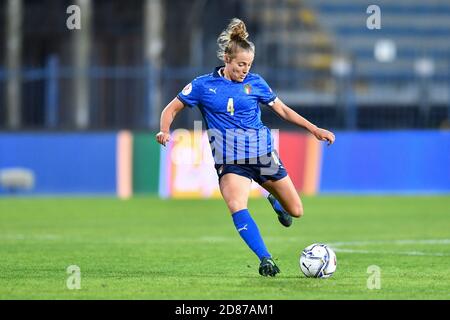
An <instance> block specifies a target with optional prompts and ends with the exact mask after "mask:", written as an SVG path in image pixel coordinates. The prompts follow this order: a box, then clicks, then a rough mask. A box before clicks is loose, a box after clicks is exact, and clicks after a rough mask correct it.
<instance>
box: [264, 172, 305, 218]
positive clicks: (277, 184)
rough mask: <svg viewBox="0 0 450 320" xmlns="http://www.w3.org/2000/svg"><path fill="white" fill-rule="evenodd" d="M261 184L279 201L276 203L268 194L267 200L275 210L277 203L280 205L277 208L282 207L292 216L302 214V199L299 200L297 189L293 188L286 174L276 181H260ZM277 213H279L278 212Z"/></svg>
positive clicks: (297, 216)
mask: <svg viewBox="0 0 450 320" xmlns="http://www.w3.org/2000/svg"><path fill="white" fill-rule="evenodd" d="M261 186H262V187H263V188H264V189H266V190H267V191H268V192H269V193H270V194H271V195H273V196H274V197H275V198H276V200H278V202H279V203H278V204H276V203H275V199H270V195H269V201H270V202H271V204H272V206H273V207H274V209H275V211H277V206H278V208H279V205H281V206H282V207H281V208H279V210H282V209H284V211H286V212H287V213H288V214H289V215H290V216H292V217H295V218H300V217H301V216H302V215H303V204H302V201H301V200H300V197H299V195H298V193H297V190H296V189H295V186H294V184H293V183H292V180H291V178H290V177H289V176H288V175H287V176H285V177H284V178H282V179H280V180H276V181H273V180H267V181H265V182H264V183H262V184H261ZM277 213H278V212H277ZM278 214H279V215H280V213H278ZM280 222H281V221H280ZM282 223H283V222H282ZM283 224H284V223H283ZM284 225H286V224H284Z"/></svg>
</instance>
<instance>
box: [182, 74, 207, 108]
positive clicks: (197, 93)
mask: <svg viewBox="0 0 450 320" xmlns="http://www.w3.org/2000/svg"><path fill="white" fill-rule="evenodd" d="M202 93H203V90H202V84H201V83H200V81H199V80H198V79H194V80H193V81H192V82H191V83H188V84H187V85H186V86H185V87H184V88H183V90H181V92H180V93H178V95H177V97H178V99H180V100H181V102H183V104H185V105H187V106H188V107H190V108H193V107H196V106H198V105H199V103H200V100H201V97H202Z"/></svg>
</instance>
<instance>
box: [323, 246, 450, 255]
mask: <svg viewBox="0 0 450 320" xmlns="http://www.w3.org/2000/svg"><path fill="white" fill-rule="evenodd" d="M330 247H331V246H330ZM331 248H332V249H333V250H334V251H335V252H343V253H361V254H393V255H406V256H433V257H449V256H450V253H443V252H421V251H379V250H355V249H344V248H335V247H331Z"/></svg>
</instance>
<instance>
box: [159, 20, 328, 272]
mask: <svg viewBox="0 0 450 320" xmlns="http://www.w3.org/2000/svg"><path fill="white" fill-rule="evenodd" d="M247 38H248V33H247V30H246V27H245V24H244V22H243V21H241V20H239V19H237V18H234V19H232V20H231V22H230V23H229V25H228V27H227V28H226V29H225V30H224V31H223V32H222V33H221V34H220V36H219V38H218V39H217V43H218V45H219V50H218V51H217V56H218V58H219V59H220V60H222V61H223V63H224V65H223V66H219V67H216V68H215V70H214V72H212V73H211V74H207V75H203V76H200V77H197V78H195V79H194V80H193V81H192V82H191V83H189V84H188V85H187V86H186V87H185V88H184V89H183V90H182V91H181V92H180V93H179V94H178V95H177V96H176V97H175V98H174V99H173V100H172V101H171V102H170V103H169V104H168V105H167V106H166V107H165V108H164V110H163V111H162V113H161V122H160V130H161V131H160V132H159V133H158V134H157V135H156V140H157V141H158V143H160V144H162V145H166V143H167V142H168V141H169V140H170V131H169V129H170V125H171V124H172V122H173V120H174V118H175V116H176V115H177V114H178V113H179V112H180V111H181V110H182V109H183V108H184V107H185V106H188V107H191V108H192V107H195V106H197V107H198V108H199V109H200V111H201V113H202V115H203V119H204V120H205V122H206V126H207V132H208V136H209V140H210V146H211V149H212V152H213V156H214V160H215V169H216V171H217V175H218V178H219V187H220V191H221V194H222V196H223V199H224V200H225V202H226V204H227V206H228V209H229V210H230V212H231V214H232V218H233V222H234V225H235V227H236V229H237V231H238V232H239V234H240V236H241V237H242V238H243V240H244V241H245V242H246V244H247V245H248V246H249V247H250V249H251V250H252V251H253V252H254V253H255V254H256V255H257V256H258V258H259V259H260V266H259V273H260V274H261V275H263V276H275V275H276V274H277V273H278V272H280V269H279V268H278V266H277V265H276V264H275V262H274V261H273V259H272V256H271V254H270V253H269V251H268V250H267V248H266V246H265V244H264V241H263V239H262V237H261V234H260V232H259V230H258V227H257V225H256V224H255V222H254V220H253V219H252V217H251V215H250V213H249V211H248V209H247V202H248V197H249V193H250V185H251V181H252V180H254V181H256V182H258V183H259V184H260V185H261V186H262V187H263V188H265V189H266V190H267V191H268V192H269V196H268V200H269V201H270V203H271V205H272V207H273V208H274V210H275V212H276V213H277V215H278V220H279V221H280V223H281V224H283V225H284V226H286V227H289V226H290V225H291V223H292V217H296V218H299V217H301V216H302V215H303V206H302V202H301V200H300V198H299V195H298V193H297V191H296V189H295V187H294V185H293V183H292V181H291V179H290V178H289V176H288V174H287V172H286V169H285V168H284V166H283V163H282V161H281V160H280V159H279V157H278V155H277V152H276V150H275V149H274V147H273V139H272V137H271V135H270V131H269V129H268V128H267V127H266V126H264V125H263V123H262V122H261V110H260V108H259V103H262V104H264V105H268V106H269V107H270V108H272V109H273V111H275V113H277V114H278V115H279V116H280V117H281V118H283V119H284V120H286V121H289V122H291V123H293V124H295V125H297V126H299V127H302V128H306V129H307V130H308V131H309V132H311V133H312V134H313V135H314V136H315V137H316V138H317V139H318V140H321V141H327V142H328V144H329V145H330V144H332V143H333V142H334V140H335V137H334V134H333V133H332V132H330V131H327V130H324V129H321V128H318V127H317V126H315V125H314V124H312V123H311V122H309V121H307V120H306V119H305V118H303V117H302V116H300V115H299V114H298V113H296V112H295V111H293V110H292V109H291V108H289V107H288V106H287V105H285V104H284V103H283V102H282V101H281V100H280V99H279V98H278V97H277V96H276V95H275V94H274V93H273V92H272V90H271V89H270V87H269V86H268V84H267V83H266V81H264V79H263V78H262V77H261V76H259V75H257V74H253V73H250V72H249V71H250V68H251V66H252V63H253V59H254V56H255V46H254V44H253V43H252V42H250V41H249V40H247Z"/></svg>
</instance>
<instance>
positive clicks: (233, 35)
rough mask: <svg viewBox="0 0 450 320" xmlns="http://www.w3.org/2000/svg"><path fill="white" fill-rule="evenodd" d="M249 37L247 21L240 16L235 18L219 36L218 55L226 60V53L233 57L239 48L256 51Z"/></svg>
mask: <svg viewBox="0 0 450 320" xmlns="http://www.w3.org/2000/svg"><path fill="white" fill-rule="evenodd" d="M247 38H248V32H247V28H246V27H245V23H244V22H243V21H242V20H240V19H238V18H233V19H232V20H231V22H230V23H229V24H228V26H227V28H226V29H225V30H223V31H222V33H221V34H220V35H219V37H218V38H217V44H218V45H219V50H217V57H218V58H219V59H220V60H222V61H225V56H226V55H227V56H228V57H230V58H231V59H233V58H234V56H235V55H236V53H237V51H238V50H239V49H241V50H246V51H251V52H255V45H254V44H253V43H252V42H251V41H248V40H247Z"/></svg>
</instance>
